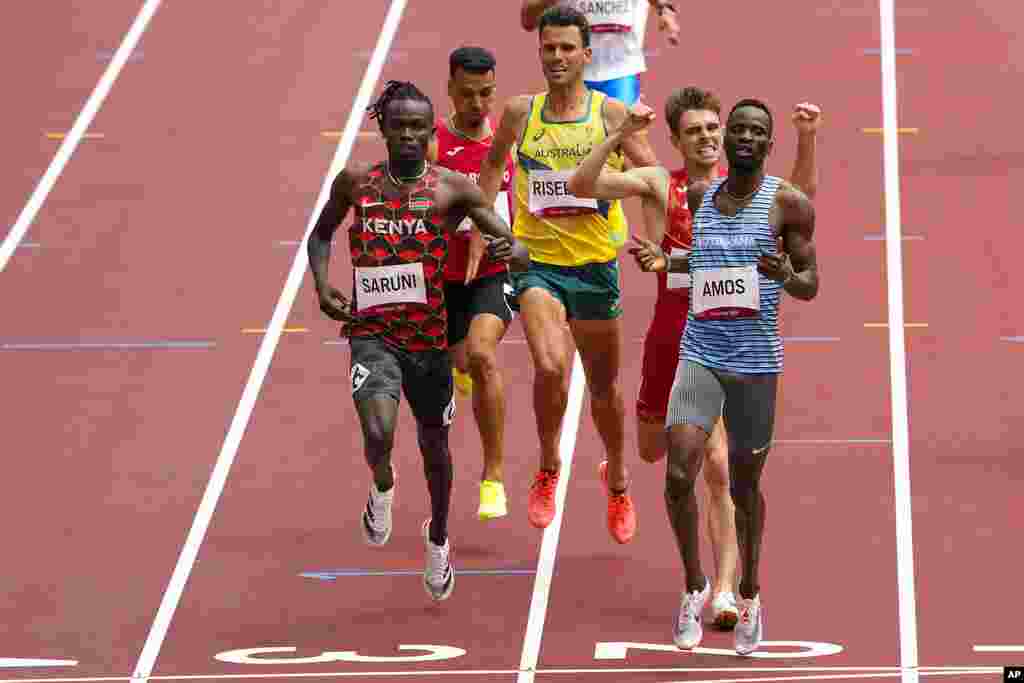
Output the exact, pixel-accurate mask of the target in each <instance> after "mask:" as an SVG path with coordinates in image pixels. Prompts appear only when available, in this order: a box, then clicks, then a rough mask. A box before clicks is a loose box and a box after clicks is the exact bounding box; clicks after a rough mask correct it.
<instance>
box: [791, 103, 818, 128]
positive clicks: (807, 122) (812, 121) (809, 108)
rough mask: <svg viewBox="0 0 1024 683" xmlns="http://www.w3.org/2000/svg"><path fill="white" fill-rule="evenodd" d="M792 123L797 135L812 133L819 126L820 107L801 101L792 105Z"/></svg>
mask: <svg viewBox="0 0 1024 683" xmlns="http://www.w3.org/2000/svg"><path fill="white" fill-rule="evenodd" d="M793 125H794V126H795V127H796V131H797V134H799V135H814V134H816V133H817V132H818V128H819V127H821V107H819V106H818V105H816V104H811V103H810V102H801V103H800V104H798V105H796V106H795V107H793Z"/></svg>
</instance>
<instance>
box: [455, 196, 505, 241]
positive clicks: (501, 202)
mask: <svg viewBox="0 0 1024 683" xmlns="http://www.w3.org/2000/svg"><path fill="white" fill-rule="evenodd" d="M494 213H496V214H498V215H499V216H501V219H502V220H503V221H505V223H507V224H508V225H510V226H511V225H512V215H511V214H510V213H509V211H508V192H505V191H504V190H502V191H501V192H499V193H498V196H497V197H496V198H495V199H494ZM472 228H473V219H472V218H470V217H469V216H466V217H465V218H463V219H462V222H461V223H459V229H458V231H457V232H469V231H470V230H471V229H472Z"/></svg>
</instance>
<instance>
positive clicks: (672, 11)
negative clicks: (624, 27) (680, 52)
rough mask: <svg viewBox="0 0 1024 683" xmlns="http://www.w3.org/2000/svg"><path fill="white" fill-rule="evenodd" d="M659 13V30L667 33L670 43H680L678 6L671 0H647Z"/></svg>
mask: <svg viewBox="0 0 1024 683" xmlns="http://www.w3.org/2000/svg"><path fill="white" fill-rule="evenodd" d="M647 4H649V5H650V6H651V7H652V8H654V11H655V12H656V13H657V15H658V30H659V31H661V32H662V33H664V34H665V37H666V38H668V42H669V44H670V45H678V44H679V22H678V21H676V7H675V5H673V4H672V3H671V2H669V0H647Z"/></svg>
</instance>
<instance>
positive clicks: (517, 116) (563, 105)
mask: <svg viewBox="0 0 1024 683" xmlns="http://www.w3.org/2000/svg"><path fill="white" fill-rule="evenodd" d="M538 33H539V44H540V60H541V64H542V66H543V70H544V77H545V79H546V81H547V85H548V89H547V91H546V92H544V93H541V94H538V95H534V96H530V95H522V96H519V97H514V98H512V99H511V100H510V101H509V102H508V103H507V104H506V105H505V109H504V112H503V113H502V115H501V123H500V125H499V127H498V130H497V132H496V133H495V136H494V142H493V144H492V146H491V150H490V153H489V155H488V157H487V159H486V160H485V161H484V163H483V164H482V165H481V168H480V187H481V189H483V191H484V193H485V194H486V195H487V198H488V200H489V201H493V200H494V198H495V196H496V195H497V193H498V190H499V189H500V186H501V180H502V174H503V172H504V170H505V159H506V157H507V155H508V154H509V152H510V151H512V149H513V146H516V165H517V169H516V180H515V187H514V195H515V202H516V210H515V221H514V226H513V230H514V232H515V235H516V238H517V239H518V240H519V241H521V242H522V243H523V244H524V245H525V246H526V247H527V249H528V250H529V252H530V269H529V270H528V271H527V272H525V273H521V274H517V275H516V276H515V278H514V280H515V288H516V296H517V298H518V302H519V307H520V314H521V317H522V323H523V329H524V330H525V332H526V339H527V343H528V344H529V348H530V354H531V355H532V357H533V363H534V368H535V380H534V411H535V413H536V417H537V431H538V435H539V437H540V471H539V472H538V473H537V475H536V479H535V481H534V483H533V485H532V487H531V488H530V495H529V504H528V516H529V520H530V523H531V524H533V525H534V526H535V527H537V528H545V527H547V526H548V524H550V523H551V520H552V519H553V518H554V516H555V488H556V485H557V483H558V477H559V471H560V468H561V459H560V457H559V453H558V441H559V434H560V432H561V426H562V418H563V417H564V415H565V409H566V404H567V402H568V387H567V383H566V382H565V377H566V374H567V372H568V370H569V367H570V361H571V357H570V350H569V348H568V346H567V345H566V340H565V334H564V326H565V321H566V320H568V323H569V327H570V329H571V332H572V336H573V339H574V340H575V343H576V346H577V348H578V349H579V352H580V357H581V360H582V363H583V367H584V370H585V371H586V377H587V386H588V388H589V390H590V397H591V411H592V416H593V419H594V424H595V426H596V427H597V430H598V433H599V434H600V436H601V440H602V441H603V443H604V447H605V450H606V452H607V460H606V461H605V462H603V463H601V467H600V468H599V469H600V472H601V478H602V480H604V482H605V486H606V488H607V490H608V495H609V503H608V530H609V532H610V533H611V535H612V537H613V538H614V539H615V540H616V541H618V542H619V543H626V542H628V541H629V540H630V539H631V538H632V537H633V534H634V532H635V530H636V513H635V511H634V508H633V503H632V500H631V499H630V497H629V495H628V493H627V488H628V485H629V479H628V475H627V472H626V468H625V464H624V462H623V451H624V441H625V439H624V431H625V429H624V418H625V409H624V403H623V396H622V389H621V387H620V385H619V366H620V362H621V355H622V327H621V323H620V320H619V318H620V316H621V314H622V308H621V305H620V291H619V269H618V262H617V260H616V250H617V247H618V246H619V245H621V244H622V243H623V242H624V238H625V234H626V232H625V231H626V230H627V225H626V218H625V214H624V213H623V210H622V205H621V203H620V202H619V201H602V200H594V199H580V198H577V197H574V196H572V195H571V194H569V192H568V190H567V185H566V184H567V182H568V178H569V176H570V175H571V173H572V171H573V169H575V168H576V166H577V165H578V164H579V163H580V161H582V160H583V159H584V158H585V157H586V156H587V154H588V153H589V152H590V149H591V148H592V147H593V146H594V145H598V144H600V143H601V142H603V141H604V139H605V138H606V137H607V135H608V131H609V130H616V129H618V128H619V126H620V125H621V124H622V122H623V121H624V120H625V118H626V116H627V110H626V105H625V104H623V103H622V102H620V101H618V100H616V99H613V98H610V97H608V96H606V95H604V94H603V93H600V92H597V91H595V90H592V89H590V88H588V87H587V86H586V84H585V83H584V82H583V70H584V67H585V66H586V64H587V63H589V61H590V58H591V51H590V47H589V45H590V25H589V23H588V22H587V19H586V17H585V16H584V15H583V14H581V13H580V12H578V11H577V10H575V9H572V8H570V7H563V6H557V7H553V8H551V9H549V10H548V11H547V12H545V13H544V14H543V16H541V18H540V21H539V22H538ZM624 156H625V157H628V158H630V159H631V160H632V161H633V162H634V163H637V164H638V165H640V164H643V163H647V162H648V160H650V159H652V158H653V157H654V155H653V153H652V152H651V150H650V147H649V145H648V144H647V142H646V138H644V137H643V136H639V137H632V138H630V139H628V140H624V141H623V145H622V149H621V150H619V151H617V152H616V153H615V154H614V155H612V157H611V158H610V159H609V161H608V164H609V166H611V167H612V168H615V169H621V168H622V165H623V160H624Z"/></svg>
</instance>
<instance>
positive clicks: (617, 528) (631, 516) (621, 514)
mask: <svg viewBox="0 0 1024 683" xmlns="http://www.w3.org/2000/svg"><path fill="white" fill-rule="evenodd" d="M597 470H598V472H599V473H600V475H601V485H602V486H604V492H605V494H607V495H608V532H609V533H610V534H611V535H612V538H614V539H615V541H616V542H617V543H629V542H630V541H632V540H633V535H634V534H635V533H636V509H635V508H634V507H633V499H632V498H630V497H629V494H628V493H623V494H620V495H617V496H613V495H612V494H611V491H610V490H609V489H608V461H607V460H604V461H602V462H601V464H600V465H599V466H598V468H597Z"/></svg>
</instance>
